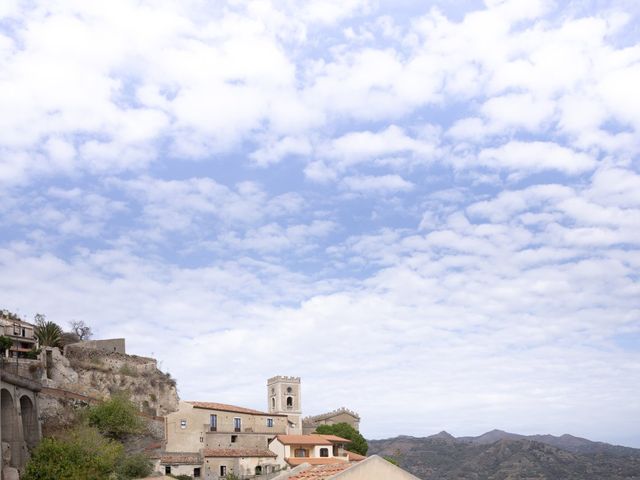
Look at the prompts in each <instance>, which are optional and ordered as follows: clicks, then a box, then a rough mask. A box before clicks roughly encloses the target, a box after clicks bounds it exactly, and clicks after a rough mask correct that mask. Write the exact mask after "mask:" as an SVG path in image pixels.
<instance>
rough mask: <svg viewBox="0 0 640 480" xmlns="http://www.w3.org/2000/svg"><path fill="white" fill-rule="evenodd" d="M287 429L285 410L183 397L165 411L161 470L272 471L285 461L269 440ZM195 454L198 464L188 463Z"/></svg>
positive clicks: (214, 475) (205, 474) (211, 474)
mask: <svg viewBox="0 0 640 480" xmlns="http://www.w3.org/2000/svg"><path fill="white" fill-rule="evenodd" d="M287 429H288V417H287V415H285V414H277V413H266V412H261V411H258V410H253V409H250V408H244V407H238V406H235V405H227V404H223V403H213V402H180V405H179V409H178V411H177V412H173V413H170V414H168V415H167V416H166V441H165V453H164V454H163V455H162V456H161V457H160V459H159V460H158V462H157V470H159V471H160V472H161V473H165V474H166V473H172V474H188V475H192V476H194V478H198V477H202V478H206V479H215V480H217V479H219V478H223V477H224V476H225V475H227V474H230V473H234V474H236V475H241V476H248V475H262V474H266V473H273V472H275V471H278V470H280V468H282V467H283V466H284V465H285V464H284V461H283V460H280V461H279V460H278V459H277V457H276V455H275V454H274V453H273V452H272V451H271V450H269V442H270V441H271V440H273V439H274V438H276V436H277V435H279V434H286V433H287ZM180 455H182V457H181V456H180ZM187 457H188V459H187ZM177 459H180V462H178V461H176V460H177ZM193 459H197V460H198V462H199V463H197V464H195V463H187V461H192V460H193ZM186 470H190V471H188V472H186Z"/></svg>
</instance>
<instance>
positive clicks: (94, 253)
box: [0, 0, 640, 447]
mask: <svg viewBox="0 0 640 480" xmlns="http://www.w3.org/2000/svg"><path fill="white" fill-rule="evenodd" d="M639 19H640V4H638V2H632V1H630V0H613V1H609V2H602V1H599V0H598V1H597V0H592V1H585V2H559V1H551V0H486V1H484V2H482V1H472V0H456V1H444V0H431V1H426V2H416V1H405V0H402V1H396V2H391V1H388V0H380V1H375V0H326V1H320V0H304V1H291V0H255V1H231V0H228V1H222V2H213V3H212V2H203V1H201V0H186V1H180V2H178V1H173V0H160V1H154V2H151V1H147V0H142V1H137V0H136V1H134V0H113V1H110V2H86V1H80V0H48V1H43V0H34V1H29V2H26V1H21V0H13V1H4V2H1V4H0V109H1V111H2V116H0V227H1V230H0V268H1V269H2V275H1V276H0V307H1V308H7V309H9V310H11V311H14V312H18V313H19V314H21V315H23V316H24V317H25V318H27V319H30V318H33V315H34V314H35V313H43V314H45V315H47V318H48V319H49V320H52V321H54V322H57V323H59V324H60V325H62V326H63V327H66V326H67V325H68V322H69V321H71V320H84V321H85V322H86V323H87V324H89V325H91V326H92V328H93V330H94V332H95V334H96V337H97V338H109V337H126V339H127V347H128V351H129V352H130V353H135V354H139V355H147V356H154V357H156V358H157V359H158V360H159V361H160V362H161V367H162V368H163V369H164V370H166V371H169V372H170V373H171V374H172V375H173V377H174V378H176V379H177V381H178V387H179V390H180V396H181V398H183V399H186V400H208V401H217V402H223V403H233V404H238V405H244V406H248V407H254V408H261V409H264V408H266V385H265V383H266V380H267V378H269V377H271V376H274V375H293V376H300V377H302V382H303V383H302V402H303V412H304V414H305V415H312V414H319V413H322V412H325V411H328V410H332V409H334V408H337V407H341V406H345V407H348V408H350V409H352V410H355V411H357V412H358V413H359V414H360V415H361V417H362V432H363V434H364V435H365V436H366V437H367V438H384V437H392V436H395V435H399V434H405V435H415V436H428V435H431V434H434V433H437V432H439V431H441V430H446V431H448V432H451V433H452V434H454V435H456V436H464V435H479V434H481V433H484V432H486V431H490V430H492V429H494V428H498V429H501V430H505V431H509V432H514V433H520V434H545V433H550V434H554V435H562V434H564V433H569V434H572V435H575V436H579V437H585V438H588V439H590V440H597V441H603V442H608V443H613V444H621V445H626V446H632V447H640V431H638V427H637V419H638V418H640V396H639V393H640V389H639V387H638V386H639V385H640V274H639V272H640V248H639V247H640V161H639V158H638V152H639V151H640V135H639V130H640V95H638V85H640V38H639V36H640V33H639V32H640V30H639V29H638V25H639ZM634 419H636V420H635V421H634Z"/></svg>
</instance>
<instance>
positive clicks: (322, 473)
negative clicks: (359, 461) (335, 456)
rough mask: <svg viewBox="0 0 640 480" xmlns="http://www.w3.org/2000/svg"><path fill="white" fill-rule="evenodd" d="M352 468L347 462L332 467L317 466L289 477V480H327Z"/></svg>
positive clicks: (334, 464)
mask: <svg viewBox="0 0 640 480" xmlns="http://www.w3.org/2000/svg"><path fill="white" fill-rule="evenodd" d="M350 466H351V464H350V463H346V462H343V463H333V464H331V465H315V466H312V467H310V468H307V469H306V470H304V471H302V472H300V473H297V474H295V475H293V476H291V477H289V480H325V479H328V478H331V477H333V476H334V475H336V474H338V473H340V472H342V471H344V470H346V469H347V468H349V467H350Z"/></svg>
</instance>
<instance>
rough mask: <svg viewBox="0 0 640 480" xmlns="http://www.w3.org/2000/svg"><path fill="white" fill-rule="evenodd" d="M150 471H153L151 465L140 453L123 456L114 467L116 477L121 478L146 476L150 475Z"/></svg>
mask: <svg viewBox="0 0 640 480" xmlns="http://www.w3.org/2000/svg"><path fill="white" fill-rule="evenodd" d="M151 472H153V465H151V462H150V461H149V459H148V458H147V457H146V456H145V455H143V454H141V453H136V454H134V455H129V456H128V457H124V458H123V459H122V460H121V462H120V464H119V465H118V467H117V469H116V473H117V475H118V478H119V479H122V480H128V479H130V478H144V477H148V476H149V475H151Z"/></svg>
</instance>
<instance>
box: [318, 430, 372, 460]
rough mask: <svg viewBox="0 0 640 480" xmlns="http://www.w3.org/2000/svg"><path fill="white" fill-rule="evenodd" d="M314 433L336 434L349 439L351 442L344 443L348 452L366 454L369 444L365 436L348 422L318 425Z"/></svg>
mask: <svg viewBox="0 0 640 480" xmlns="http://www.w3.org/2000/svg"><path fill="white" fill-rule="evenodd" d="M316 433H322V434H325V435H337V436H338V437H342V438H346V439H348V440H351V443H349V444H347V445H345V448H346V449H347V450H349V451H350V452H354V453H359V454H360V455H366V454H367V450H369V445H367V441H366V440H365V438H364V437H363V436H362V435H361V434H360V432H358V431H357V430H356V429H355V428H353V427H352V426H351V425H349V424H348V423H336V424H335V425H320V426H319V427H318V428H316Z"/></svg>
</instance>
